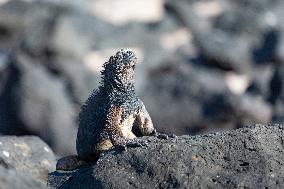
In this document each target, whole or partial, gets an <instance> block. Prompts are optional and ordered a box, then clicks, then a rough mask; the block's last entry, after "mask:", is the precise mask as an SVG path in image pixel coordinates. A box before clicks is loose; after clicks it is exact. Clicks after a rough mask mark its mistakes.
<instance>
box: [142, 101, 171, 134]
mask: <svg viewBox="0 0 284 189" xmlns="http://www.w3.org/2000/svg"><path fill="white" fill-rule="evenodd" d="M136 120H137V123H138V127H139V130H140V132H141V133H142V135H144V136H145V135H152V136H156V137H158V138H161V139H168V138H169V136H168V135H167V134H162V133H158V132H157V131H156V129H155V128H154V126H153V122H152V120H151V117H150V115H149V113H148V111H147V110H146V108H145V106H144V104H143V105H142V107H141V109H140V111H139V112H138V114H137V117H136Z"/></svg>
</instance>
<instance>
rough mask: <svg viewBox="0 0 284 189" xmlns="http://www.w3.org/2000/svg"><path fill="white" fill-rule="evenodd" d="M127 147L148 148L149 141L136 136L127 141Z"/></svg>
mask: <svg viewBox="0 0 284 189" xmlns="http://www.w3.org/2000/svg"><path fill="white" fill-rule="evenodd" d="M126 146H127V147H132V148H135V147H142V148H147V147H148V142H147V141H146V140H143V139H138V138H134V139H131V140H129V141H128V142H127V144H126Z"/></svg>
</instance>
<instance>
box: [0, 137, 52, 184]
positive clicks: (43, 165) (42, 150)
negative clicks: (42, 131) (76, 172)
mask: <svg viewBox="0 0 284 189" xmlns="http://www.w3.org/2000/svg"><path fill="white" fill-rule="evenodd" d="M2 168H3V169H2ZM4 169H7V170H6V171H5V170H4ZM8 169H9V170H8ZM54 169H55V156H54V154H53V152H52V150H51V149H50V148H49V146H48V145H46V144H45V143H44V142H43V141H42V140H40V139H39V138H38V137H34V136H24V137H16V136H1V137H0V183H1V182H2V181H3V180H2V178H5V172H7V175H8V176H7V182H11V183H12V182H13V179H12V178H9V177H10V176H11V177H13V176H12V175H19V177H21V179H22V177H24V173H25V174H27V175H30V176H29V177H31V178H32V177H33V179H36V180H38V181H39V182H42V183H44V182H45V181H46V179H47V174H48V172H50V171H52V170H54ZM3 171H4V173H3ZM15 172H18V173H15ZM21 172H22V173H21ZM10 179H12V180H10ZM15 179H16V178H14V180H15ZM23 179H24V178H23ZM4 180H5V179H4ZM24 180H27V179H24ZM3 182H6V181H3ZM18 182H19V181H18ZM23 182H24V181H23ZM15 184H17V183H15ZM18 184H19V183H18ZM0 186H1V187H2V184H0ZM11 186H12V185H11ZM1 187H0V188H1ZM4 188H5V187H4ZM10 188H13V187H10ZM15 188H17V187H15ZM18 188H19V187H18Z"/></svg>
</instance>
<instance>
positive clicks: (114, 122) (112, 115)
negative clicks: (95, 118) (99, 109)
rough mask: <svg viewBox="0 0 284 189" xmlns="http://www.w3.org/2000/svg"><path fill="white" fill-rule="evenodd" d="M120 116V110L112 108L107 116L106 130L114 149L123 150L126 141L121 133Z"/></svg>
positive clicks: (119, 108) (116, 107)
mask: <svg viewBox="0 0 284 189" xmlns="http://www.w3.org/2000/svg"><path fill="white" fill-rule="evenodd" d="M121 115H122V108H121V107H118V106H112V107H111V108H110V110H109V112H108V114H107V119H106V130H107V133H108V136H109V139H110V141H111V143H112V145H113V146H114V147H115V148H121V149H125V148H126V143H127V140H126V139H125V137H124V135H123V133H122V131H121V126H120V124H121Z"/></svg>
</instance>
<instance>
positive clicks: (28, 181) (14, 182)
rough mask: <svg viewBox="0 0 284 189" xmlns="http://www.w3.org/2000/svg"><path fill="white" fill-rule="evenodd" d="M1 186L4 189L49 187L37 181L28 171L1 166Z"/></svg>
mask: <svg viewBox="0 0 284 189" xmlns="http://www.w3.org/2000/svg"><path fill="white" fill-rule="evenodd" d="M0 186H1V188H3V189H47V188H48V187H47V186H46V185H45V184H44V183H42V182H39V181H37V180H36V179H35V178H33V177H32V176H30V175H29V174H27V173H23V172H17V171H16V170H13V169H5V168H3V167H0Z"/></svg>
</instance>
